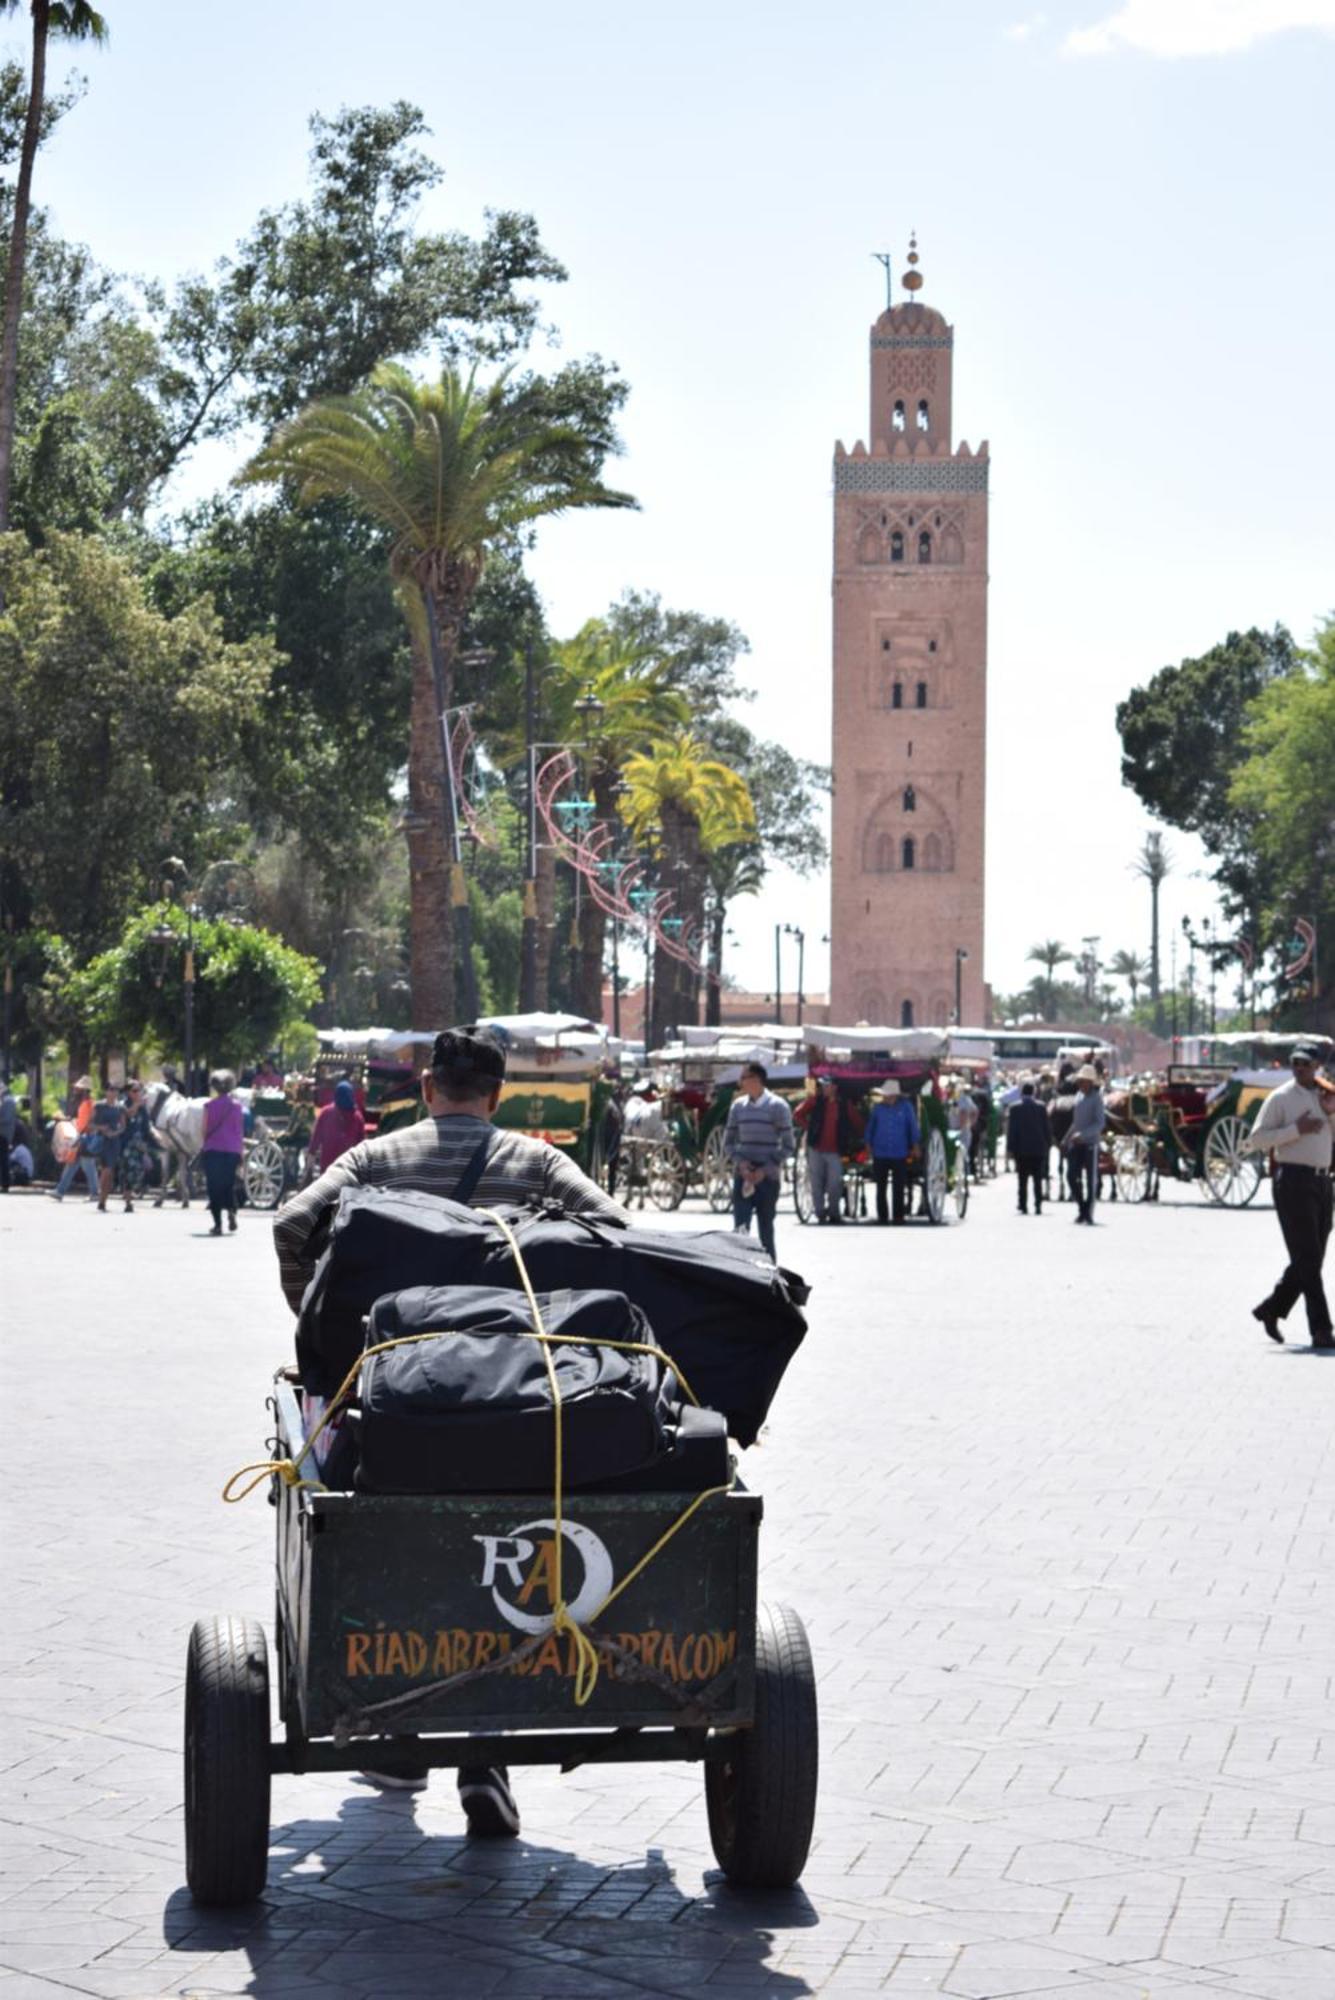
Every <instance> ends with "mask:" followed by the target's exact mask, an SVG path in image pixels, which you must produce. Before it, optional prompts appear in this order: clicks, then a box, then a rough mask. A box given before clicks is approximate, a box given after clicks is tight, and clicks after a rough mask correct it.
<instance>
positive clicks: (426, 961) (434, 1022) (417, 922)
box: [408, 642, 456, 1030]
mask: <svg viewBox="0 0 1335 2000" xmlns="http://www.w3.org/2000/svg"><path fill="white" fill-rule="evenodd" d="M444 795H445V762H444V758H443V756H442V753H441V743H440V720H439V715H438V713H437V709H436V691H435V683H434V679H433V676H432V672H431V661H430V657H429V655H428V652H427V648H426V645H425V642H423V643H422V644H415V645H414V647H413V693H412V719H411V723H410V726H409V739H408V867H409V939H410V951H411V964H412V971H411V978H412V992H413V1020H412V1025H413V1026H414V1028H429V1029H432V1030H438V1029H440V1028H447V1027H449V1026H450V1024H451V1023H452V1022H453V1021H454V1020H455V1018H456V1015H455V1001H454V960H453V949H452V947H453V924H452V921H451V917H452V912H451V908H450V857H449V854H448V852H447V850H446V845H445V802H444Z"/></svg>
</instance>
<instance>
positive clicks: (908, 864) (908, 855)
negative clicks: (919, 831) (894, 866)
mask: <svg viewBox="0 0 1335 2000" xmlns="http://www.w3.org/2000/svg"><path fill="white" fill-rule="evenodd" d="M916 864H917V848H916V847H915V846H914V842H913V835H912V834H911V833H910V834H909V835H908V836H907V837H906V838H905V840H904V842H903V844H902V846H901V847H900V850H899V865H900V867H901V868H913V867H914V866H916Z"/></svg>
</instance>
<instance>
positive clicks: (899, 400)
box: [890, 396, 908, 431]
mask: <svg viewBox="0 0 1335 2000" xmlns="http://www.w3.org/2000/svg"><path fill="white" fill-rule="evenodd" d="M890 427H891V429H892V430H896V431H902V430H905V429H907V427H908V415H907V413H906V411H905V409H904V399H903V397H902V396H897V397H896V398H895V407H894V409H893V410H892V411H891V413H890Z"/></svg>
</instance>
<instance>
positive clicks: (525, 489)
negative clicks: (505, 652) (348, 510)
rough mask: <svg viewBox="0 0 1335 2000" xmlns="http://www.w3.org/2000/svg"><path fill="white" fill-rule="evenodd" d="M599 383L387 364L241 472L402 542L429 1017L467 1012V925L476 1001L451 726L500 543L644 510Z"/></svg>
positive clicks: (567, 374)
mask: <svg viewBox="0 0 1335 2000" xmlns="http://www.w3.org/2000/svg"><path fill="white" fill-rule="evenodd" d="M589 386H590V385H589V383H588V380H587V377H586V376H584V375H582V374H581V372H580V370H579V369H578V368H576V369H575V370H563V371H562V373H561V374H560V375H558V376H556V377H554V378H552V379H551V380H549V381H543V380H540V379H538V378H529V379H527V380H518V381H517V380H515V379H514V378H513V377H512V376H511V375H510V374H509V373H502V374H501V375H500V376H498V377H497V378H496V379H495V380H493V381H491V382H490V383H486V384H483V383H480V382H479V381H478V379H477V377H476V375H475V374H474V373H473V372H471V371H470V372H468V373H466V374H465V373H464V372H462V371H461V370H460V369H458V368H455V367H447V368H445V369H444V370H443V371H442V373H441V375H440V377H439V379H438V380H437V381H435V382H427V383H419V382H417V381H416V380H414V378H413V377H412V375H411V374H410V373H409V372H408V371H407V370H406V369H404V368H401V367H399V366H397V365H393V364H384V365H382V366H381V367H379V368H377V369H376V370H375V372H374V373H373V375H372V377H371V379H370V381H369V382H368V383H367V384H366V385H365V386H364V387H363V388H361V389H359V390H357V391H356V392H354V393H353V394H352V395H349V396H342V397H329V398H325V399H322V400H321V401H318V402H316V403H313V404H311V405H309V406H308V408H306V409H305V410H303V411H301V412H300V413H299V414H298V415H297V416H295V417H293V418H292V419H291V420H290V421H289V422H288V423H286V424H283V425H281V426H280V428H279V429H278V431H276V432H275V434H274V436H273V437H272V438H271V439H270V441H269V443H268V444H267V445H266V446H264V448H263V449H262V450H261V451H260V452H259V453H258V454H257V455H256V457H255V458H254V459H253V460H252V461H251V463H250V465H249V466H248V467H247V468H246V471H245V472H244V473H243V474H242V478H243V480H245V481H247V482H250V483H256V482H275V481H287V482H290V483H291V486H292V488H293V490H294V492H295V493H296V495H297V497H298V498H299V500H300V501H302V502H303V503H307V504H309V503H311V502H316V501H320V500H327V499H330V498H343V499H347V500H349V501H351V503H352V504H353V505H354V506H355V507H356V508H358V509H359V510H360V511H361V512H363V513H365V514H366V515H367V516H369V517H370V518H371V519H372V520H374V521H375V522H376V523H378V525H379V526H380V527H381V528H383V529H384V530H385V531H386V534H387V537H388V543H389V565H390V571H391V574H392V575H393V577H394V579H395V582H396V584H397V585H398V587H399V593H400V601H401V603H402V605H403V609H404V612H405V615H406V616H407V619H408V624H409V630H410V633H411V635H412V642H413V677H412V707H411V717H410V725H409V741H408V792H409V827H408V833H409V856H410V864H411V869H412V892H411V894H412V904H411V942H412V984H413V1006H414V1011H415V1014H416V1017H417V1020H418V1022H419V1024H428V1025H429V1024H430V1023H432V1022H440V1021H444V1020H447V1019H449V1018H451V1017H452V1016H453V1014H454V1012H455V980H454V970H455V965H454V955H455V941H456V932H457V944H458V956H459V961H460V964H461V966H462V968H463V971H464V979H463V982H462V984H463V986H464V994H463V1003H464V1010H465V1011H468V1002H469V1000H470V999H471V998H472V997H473V995H472V991H471V988H472V953H471V948H470V944H469V936H468V933H469V928H470V925H469V911H468V900H467V891H466V887H465V883H464V879H463V875H462V871H461V870H460V868H459V867H458V865H457V863H455V862H454V860H453V859H452V855H451V840H452V835H453V826H452V820H451V805H450V790H449V787H448V785H447V783H446V764H445V758H444V754H443V750H442V737H441V717H442V715H443V714H444V713H445V712H446V711H447V710H448V709H449V708H450V707H451V706H452V703H453V700H454V692H455V671H456V665H457V662H458V657H459V653H460V650H461V641H462V638H463V632H464V627H465V623H466V620H467V618H468V613H469V610H470V607H471V605H472V602H473V599H474V597H475V595H476V593H477V589H478V585H479V583H480V581H481V577H482V573H483V567H484V564H485V561H486V555H487V550H488V548H489V547H491V546H494V545H496V544H498V543H504V542H506V541H508V540H512V539H514V538H516V537H520V536H522V535H524V534H525V533H526V532H527V531H529V530H530V529H531V528H532V526H533V525H534V523H536V522H537V521H539V520H541V519H543V518H544V517H545V516H548V515H552V514H558V513H562V512H564V511H566V510H567V509H570V508H588V507H626V506H632V505H633V504H634V502H633V501H632V499H631V497H630V495H629V494H626V493H622V492H618V491H616V490H615V489H613V488H611V487H609V486H607V485H605V484H604V482H603V480H602V478H601V468H602V463H603V460H604V458H605V457H606V455H607V453H608V452H609V451H610V450H612V449H614V448H615V437H614V433H613V431H612V428H611V414H612V411H611V408H610V407H608V406H607V402H606V400H605V401H604V404H603V407H602V409H601V410H599V411H598V412H597V420H594V421H589V420H588V419H589V415H590V409H589V399H588V389H589ZM581 412H583V414H584V417H585V421H582V422H581V421H580V414H581Z"/></svg>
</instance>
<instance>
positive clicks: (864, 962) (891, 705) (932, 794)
mask: <svg viewBox="0 0 1335 2000" xmlns="http://www.w3.org/2000/svg"><path fill="white" fill-rule="evenodd" d="M908 262H909V268H908V270H907V271H906V272H905V273H904V277H903V280H902V283H903V287H904V290H905V291H906V293H907V294H908V299H907V301H906V303H904V304H903V305H894V304H893V303H892V304H890V305H889V306H887V308H886V310H885V311H884V312H883V313H882V314H881V316H880V318H879V319H878V320H877V321H876V323H875V325H874V326H873V327H872V330H871V432H870V439H869V442H868V443H867V444H866V445H863V444H855V445H854V447H853V449H852V451H851V452H849V451H845V450H844V447H843V445H842V444H838V445H836V446H835V453H834V839H833V854H832V870H831V874H832V883H831V899H832V909H831V921H830V942H831V968H830V1018H831V1020H832V1021H834V1022H836V1023H840V1024H842V1025H848V1024H850V1023H854V1022H857V1021H867V1022H869V1023H870V1024H872V1025H873V1026H890V1027H895V1028H898V1027H910V1026H911V1027H945V1026H946V1025H947V1024H948V1023H949V1022H951V1021H952V1020H953V1019H954V1018H955V1003H956V992H957V988H958V993H959V999H960V1019H961V1020H962V1021H963V1022H964V1023H965V1024H967V1025H969V1026H978V1025H980V1024H981V1023H982V1020H983V1005H984V1001H983V994H984V988H983V817H984V807H985V802H986V800H985V794H986V770H987V468H988V456H987V446H986V444H982V445H980V446H979V448H978V450H977V451H976V452H973V451H970V449H969V447H968V445H967V444H961V445H959V446H958V447H956V446H955V445H954V444H953V443H952V438H951V392H952V386H953V385H952V379H951V377H952V368H953V363H954V349H955V333H954V329H953V327H950V326H948V325H947V324H946V322H945V320H944V319H943V318H942V316H941V314H940V313H939V312H936V311H934V310H933V308H932V307H931V306H925V305H921V304H919V302H918V298H917V293H918V292H919V291H920V290H921V288H922V283H923V278H922V273H921V271H920V270H919V268H918V250H917V241H916V238H915V239H914V241H913V246H912V248H911V249H910V251H909V259H908ZM966 953H967V957H966V956H963V955H962V954H966Z"/></svg>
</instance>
